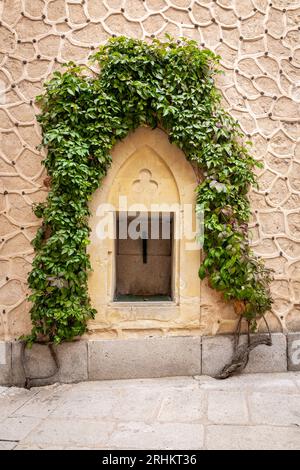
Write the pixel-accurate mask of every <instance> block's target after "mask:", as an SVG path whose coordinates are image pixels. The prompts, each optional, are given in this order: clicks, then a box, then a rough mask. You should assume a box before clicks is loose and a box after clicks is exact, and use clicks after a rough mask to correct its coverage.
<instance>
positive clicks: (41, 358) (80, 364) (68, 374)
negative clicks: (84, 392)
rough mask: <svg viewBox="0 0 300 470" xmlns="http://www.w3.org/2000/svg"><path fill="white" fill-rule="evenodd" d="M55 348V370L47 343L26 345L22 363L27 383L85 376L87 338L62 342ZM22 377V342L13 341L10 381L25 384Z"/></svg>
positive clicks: (37, 383) (74, 380)
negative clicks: (27, 346)
mask: <svg viewBox="0 0 300 470" xmlns="http://www.w3.org/2000/svg"><path fill="white" fill-rule="evenodd" d="M54 349H55V351H56V354H57V359H58V363H59V371H58V372H57V367H56V364H55V361H54V359H53V357H52V355H51V352H50V349H49V348H48V346H45V345H40V344H34V345H33V346H32V348H31V349H28V348H25V353H24V360H23V363H24V365H25V370H26V375H27V377H29V378H30V380H29V385H30V386H39V385H49V384H52V383H55V382H63V383H72V382H81V381H84V380H88V374H87V342H86V341H74V342H70V343H63V344H61V345H59V346H55V347H54ZM25 380H26V379H25V373H24V367H23V364H22V361H21V344H20V343H18V342H16V343H12V384H13V385H19V386H24V384H25Z"/></svg>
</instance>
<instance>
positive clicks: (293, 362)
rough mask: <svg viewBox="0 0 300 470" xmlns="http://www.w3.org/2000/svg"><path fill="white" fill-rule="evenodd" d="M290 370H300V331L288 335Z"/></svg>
mask: <svg viewBox="0 0 300 470" xmlns="http://www.w3.org/2000/svg"><path fill="white" fill-rule="evenodd" d="M287 352H288V354H287V355H288V370H296V371H299V370H300V333H290V334H289V335H288V351H287Z"/></svg>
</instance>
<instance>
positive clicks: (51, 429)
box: [0, 372, 300, 450]
mask: <svg viewBox="0 0 300 470" xmlns="http://www.w3.org/2000/svg"><path fill="white" fill-rule="evenodd" d="M0 449H3V450H10V449H16V450H21V449H161V450H168V449H170V450H176V449H178V450H180V449H191V450H192V449H193V450H201V449H300V372H286V373H274V374H253V375H251V374H244V375H240V376H235V377H232V378H229V379H227V380H222V381H221V380H216V379H213V378H211V377H205V376H195V377H194V378H192V377H169V378H157V379H132V380H115V381H109V380H104V381H96V382H81V383H78V384H65V385H60V384H55V385H50V386H46V387H36V388H32V389H31V390H26V389H22V388H15V387H11V388H5V387H4V388H1V389H0Z"/></svg>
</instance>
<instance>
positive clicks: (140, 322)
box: [88, 127, 236, 337]
mask: <svg viewBox="0 0 300 470" xmlns="http://www.w3.org/2000/svg"><path fill="white" fill-rule="evenodd" d="M198 183H199V177H198V176H197V175H196V172H195V170H194V169H193V167H192V165H191V164H190V163H189V162H188V161H187V159H186V157H185V155H184V153H183V152H182V151H181V150H180V149H179V148H178V147H177V146H176V145H173V144H171V143H170V142H169V139H168V136H167V134H166V133H165V132H163V131H162V130H161V129H155V130H153V129H150V128H148V127H140V128H139V129H137V130H136V131H135V132H133V133H131V134H130V135H128V136H127V137H126V138H125V139H124V140H123V141H121V142H119V143H118V144H116V145H115V147H114V148H113V151H112V165H111V168H110V169H109V171H108V174H107V176H106V177H105V179H104V180H103V182H102V185H101V187H100V188H99V189H98V190H97V191H96V192H95V193H94V195H93V198H92V200H91V203H90V210H91V218H90V227H91V235H90V241H91V243H90V245H89V247H88V251H89V254H90V259H91V265H92V269H93V271H92V273H91V274H90V276H89V294H90V297H91V302H92V305H93V307H94V308H95V309H96V310H97V314H96V317H95V319H94V320H93V321H90V322H89V330H90V332H93V333H94V334H96V333H97V334H99V335H101V337H103V336H104V337H111V336H114V335H117V336H125V337H126V336H135V335H137V334H145V335H147V334H148V333H149V334H179V335H180V334H189V333H190V334H195V333H197V334H211V333H213V334H215V333H216V332H218V329H219V327H220V323H222V324H223V323H224V324H225V331H226V327H228V328H232V327H233V323H234V322H235V320H236V317H235V316H234V314H233V313H232V309H231V308H230V307H229V306H228V304H225V303H224V302H223V301H222V299H221V297H220V295H219V294H218V293H217V292H215V291H214V290H212V289H210V288H209V287H208V285H207V283H206V282H201V281H200V279H199V277H198V269H199V265H200V262H201V259H200V258H201V250H199V249H196V250H195V249H194V250H193V249H192V250H191V249H188V248H190V247H191V245H190V243H192V240H191V239H190V238H189V237H187V236H185V235H186V232H185V233H183V236H179V235H178V234H179V233H182V232H184V230H183V227H184V226H185V224H187V223H188V219H189V214H191V216H192V219H193V222H192V224H193V228H195V205H196V193H195V189H196V186H197V184H198ZM124 196H126V203H127V206H126V207H127V208H128V207H131V208H132V207H140V204H142V205H143V207H145V208H146V209H147V210H148V211H149V212H150V211H151V208H152V207H153V205H154V206H155V205H159V206H160V207H162V206H164V205H167V206H168V207H169V206H171V207H173V208H174V232H175V233H176V234H177V235H176V236H175V238H177V239H174V241H173V249H172V299H171V300H170V301H162V302H157V301H156V302H152V301H149V302H117V301H115V297H114V294H115V288H116V241H115V224H116V214H117V213H118V211H120V210H121V211H122V210H124V207H120V197H121V200H122V198H124ZM103 204H107V208H108V213H109V215H110V217H111V219H110V220H111V223H112V226H113V231H114V234H113V235H114V236H113V237H112V238H105V239H101V238H99V222H100V221H101V220H103V219H102V217H103V212H101V208H102V207H103ZM201 309H202V311H201ZM218 315H222V316H223V320H224V321H223V322H220V321H218Z"/></svg>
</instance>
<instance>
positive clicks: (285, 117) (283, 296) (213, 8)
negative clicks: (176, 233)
mask: <svg viewBox="0 0 300 470" xmlns="http://www.w3.org/2000/svg"><path fill="white" fill-rule="evenodd" d="M0 17H1V25H0V61H1V70H0V130H1V143H0V157H1V158H0V173H1V183H0V193H1V194H0V211H1V215H0V217H1V222H0V230H1V234H0V240H1V247H0V248H1V251H0V262H1V281H0V304H1V312H0V318H1V323H0V337H1V339H10V338H15V337H18V336H19V335H20V334H22V333H24V332H26V331H29V329H30V320H29V316H28V309H29V306H28V304H27V303H26V301H25V296H26V294H27V286H26V277H27V272H28V271H29V269H30V262H31V260H32V255H33V252H32V247H31V245H30V240H31V239H32V237H33V236H34V234H35V231H36V229H37V226H38V224H39V221H37V220H36V219H35V217H34V216H33V214H32V212H31V205H32V203H34V202H37V201H41V200H43V199H44V198H45V196H46V189H47V188H45V187H44V186H43V180H44V178H45V173H44V171H43V168H42V166H41V160H42V158H43V155H42V153H41V152H40V151H39V150H37V149H36V145H38V144H39V143H40V133H39V129H38V126H37V124H36V122H35V113H36V112H37V111H38V109H37V107H36V106H35V104H34V98H35V96H36V95H37V94H39V93H40V91H41V89H42V83H43V82H44V80H45V79H47V78H49V77H50V76H51V74H52V72H53V71H54V70H56V69H58V68H61V64H62V63H63V62H65V61H69V60H73V61H75V62H77V63H86V62H87V60H88V57H89V55H90V53H91V52H93V49H94V48H96V47H97V45H98V44H101V43H103V42H105V41H106V40H107V38H108V37H109V36H111V35H112V34H116V35H118V34H126V35H128V36H133V37H138V38H150V37H155V36H156V37H163V36H164V34H165V33H169V34H171V35H173V36H175V37H179V36H182V35H183V36H186V37H190V38H193V39H195V40H196V41H197V42H198V43H199V45H201V47H209V48H211V49H212V50H214V51H215V52H216V53H218V54H220V55H221V57H222V60H221V64H222V68H223V69H224V72H225V73H224V75H222V76H220V77H219V78H218V86H219V88H220V89H221V91H222V94H223V97H224V105H225V107H226V108H227V109H228V110H229V111H230V112H231V114H232V115H233V116H235V117H236V118H237V119H238V120H239V122H240V124H241V126H242V129H243V130H244V132H245V133H246V134H247V135H249V137H251V139H252V141H253V144H254V145H253V153H254V154H255V155H256V157H257V158H258V159H259V160H264V162H265V168H264V170H261V171H260V172H259V182H260V189H259V190H257V191H256V190H255V191H253V192H252V193H251V201H252V206H253V221H252V226H253V228H252V232H253V245H254V247H255V250H256V252H257V253H258V254H259V255H261V256H262V257H264V258H265V259H266V260H267V265H268V266H270V267H273V268H274V269H275V280H274V282H273V285H272V291H273V293H274V298H275V303H274V308H273V312H272V314H270V315H269V320H270V323H271V326H272V329H273V331H286V330H290V331H295V330H300V243H299V234H300V214H299V207H300V143H298V144H297V138H298V140H299V128H300V123H299V118H300V115H299V114H300V113H299V103H300V73H299V68H300V30H299V29H300V28H299V24H300V2H299V1H296V0H272V2H269V1H267V0H252V1H251V0H215V1H210V0H199V1H198V0H145V1H143V0H82V1H78V0H72V1H71V0H70V1H64V0H45V1H42V0H3V1H2V2H0ZM211 295H214V293H212V294H211ZM201 315H203V321H204V322H207V324H208V325H209V328H208V329H207V330H208V334H209V332H211V333H213V334H215V333H223V332H229V331H230V330H232V329H233V328H234V326H235V324H236V319H235V318H234V316H233V313H228V312H223V311H221V310H218V309H216V310H215V311H214V312H211V313H210V315H209V316H208V315H207V316H205V306H204V308H203V313H201Z"/></svg>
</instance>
